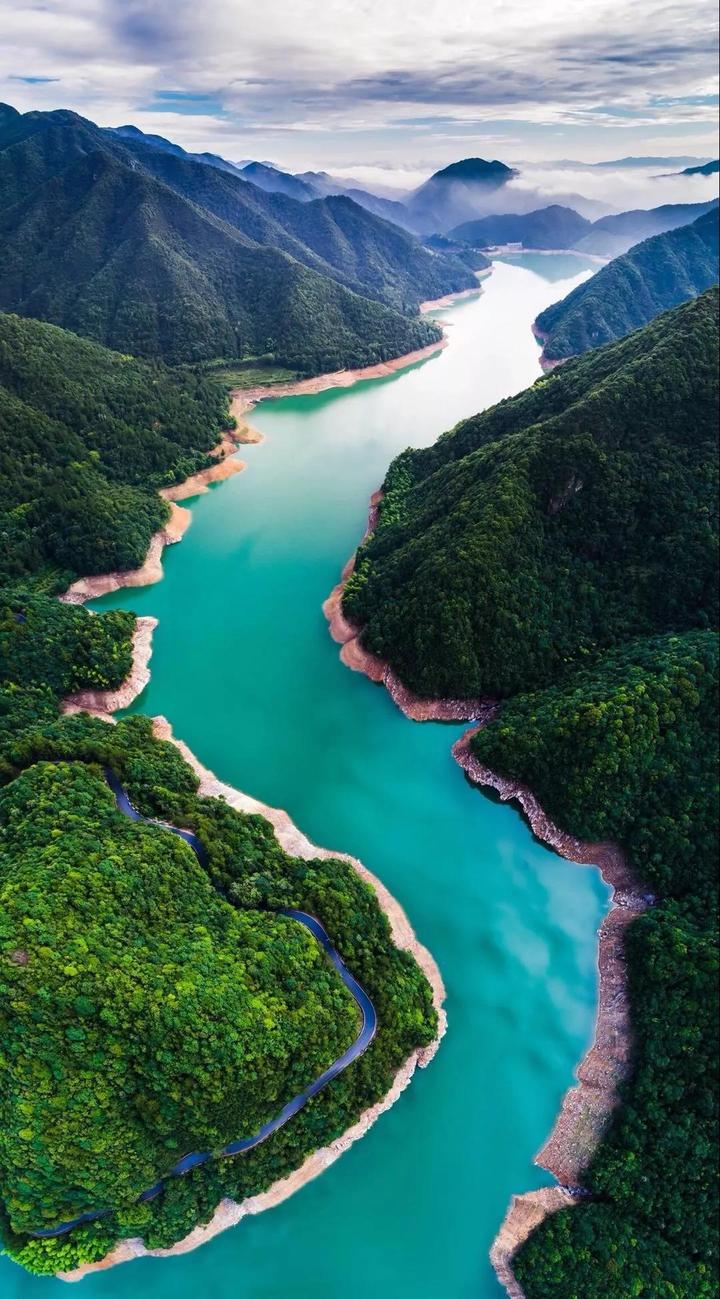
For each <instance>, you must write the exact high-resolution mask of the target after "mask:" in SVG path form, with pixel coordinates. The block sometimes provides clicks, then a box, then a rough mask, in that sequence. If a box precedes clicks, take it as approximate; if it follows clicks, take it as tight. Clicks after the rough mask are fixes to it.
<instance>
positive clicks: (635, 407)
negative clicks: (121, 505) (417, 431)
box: [343, 281, 717, 698]
mask: <svg viewBox="0 0 720 1299" xmlns="http://www.w3.org/2000/svg"><path fill="white" fill-rule="evenodd" d="M591 283H592V281H591ZM716 304H717V293H716V291H710V292H709V293H706V294H704V295H703V296H702V297H701V298H698V299H697V300H695V301H693V302H691V303H688V304H687V305H686V306H684V307H681V308H679V309H678V310H677V311H675V312H671V313H669V314H668V315H665V316H663V317H661V318H660V319H659V320H657V321H655V322H654V323H653V324H651V325H649V326H647V327H646V328H645V329H644V330H642V331H639V332H637V333H635V334H633V335H632V336H631V337H630V338H627V339H624V340H623V341H622V342H620V343H616V344H614V345H612V346H609V347H606V348H602V349H600V350H599V351H595V352H591V353H589V354H588V355H587V356H584V357H581V358H579V359H578V360H576V361H573V362H570V363H569V364H568V365H566V366H562V367H560V368H559V369H558V370H556V371H554V372H553V374H552V375H551V376H549V377H547V378H545V379H542V380H540V381H538V383H536V384H535V385H534V386H533V387H532V388H529V389H528V390H527V391H526V392H524V393H522V394H521V395H520V396H518V397H515V398H513V399H511V400H510V401H506V402H502V403H501V404H500V405H499V406H496V407H494V408H493V409H492V410H490V411H487V412H485V413H484V414H482V415H479V416H477V417H476V418H474V419H471V420H466V421H464V422H463V423H461V424H459V425H458V426H457V428H456V429H454V430H453V431H452V432H451V433H449V434H446V435H445V436H444V437H443V438H441V439H440V441H439V442H438V443H436V445H435V446H434V447H431V448H429V449H428V450H425V451H416V452H405V453H404V454H403V455H401V456H400V457H398V459H397V460H396V461H394V463H393V464H392V466H391V468H390V471H389V473H388V476H387V479H386V482H385V499H384V501H383V503H382V506H381V511H380V518H379V525H378V527H377V529H376V531H375V533H374V535H373V536H372V537H371V538H370V539H369V540H368V542H367V543H366V544H365V545H364V546H363V547H362V548H361V550H360V553H359V560H358V564H357V568H356V573H355V575H354V576H353V578H351V580H350V582H349V583H348V586H347V588H346V593H345V597H344V602H343V607H344V609H345V611H346V613H347V614H348V616H349V617H350V618H351V619H352V620H353V621H355V622H357V623H359V624H360V626H361V627H362V628H363V632H362V642H363V644H364V645H365V646H366V647H367V648H368V649H369V650H372V651H374V652H375V653H377V654H379V655H380V656H381V657H382V658H384V659H387V660H389V662H390V663H391V665H392V667H393V668H394V669H395V670H396V671H397V673H398V674H399V676H400V677H401V679H402V680H403V681H404V682H405V684H406V685H408V686H409V687H410V688H411V689H412V690H414V691H416V692H417V693H418V694H421V695H427V696H431V697H436V696H448V697H468V698H472V697H477V696H479V695H491V696H504V695H507V694H511V693H513V692H514V691H516V690H519V689H522V688H524V689H528V688H535V687H539V686H543V685H546V684H547V683H548V682H550V681H552V680H554V679H555V678H557V677H558V675H562V673H563V672H565V671H567V669H568V668H569V666H570V665H572V664H577V663H582V662H583V661H584V659H585V658H586V657H587V655H588V654H591V653H594V652H596V651H597V650H598V648H599V647H601V646H604V645H610V644H612V643H614V642H616V641H617V640H619V639H623V638H625V637H627V636H629V635H637V634H639V633H643V634H644V633H648V634H649V633H652V632H657V631H661V630H665V629H673V630H681V629H683V628H686V627H696V626H705V625H707V622H708V621H710V622H713V623H714V622H715V621H716V620H717V593H716V584H715V568H714V566H715V549H714V545H713V540H714V538H715V537H716V527H715V525H712V526H711V520H713V519H714V518H715V511H716V501H715V497H714V492H715V486H716V474H717V446H716V442H715V414H716V412H715V405H714V401H715V397H716V395H717V373H716V366H715V361H714V353H713V351H712V345H713V342H714V341H715V340H716V336H717V319H716V309H717V308H716ZM661 485H662V486H661Z"/></svg>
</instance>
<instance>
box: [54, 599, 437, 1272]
mask: <svg viewBox="0 0 720 1299" xmlns="http://www.w3.org/2000/svg"><path fill="white" fill-rule="evenodd" d="M150 621H152V620H150ZM129 680H130V678H128V681H129ZM101 693H102V692H98V707H97V708H92V709H85V710H83V709H82V708H81V707H80V706H79V705H78V704H77V703H75V701H74V699H68V700H67V701H65V703H64V705H63V712H66V713H74V712H80V711H90V712H92V713H93V715H94V716H97V717H101V718H102V719H103V720H104V721H107V722H109V723H111V724H112V723H113V722H114V718H113V716H112V712H111V709H110V707H109V706H108V705H109V703H110V702H111V699H112V695H113V693H114V692H111V691H108V692H105V694H106V695H107V698H106V699H105V700H102V699H100V698H99V696H100V694H101ZM103 703H104V704H105V707H103V706H102V705H103ZM152 720H153V733H154V734H155V736H156V738H157V739H160V740H168V741H169V742H170V743H172V744H174V745H175V747H176V748H177V749H178V750H179V751H180V753H181V754H182V756H183V758H184V759H185V761H186V762H187V763H188V764H189V765H190V766H191V767H192V769H193V771H194V772H195V774H196V775H197V776H198V778H199V781H200V784H199V787H198V793H199V794H200V795H202V796H203V797H205V798H222V799H224V800H225V801H226V802H227V803H229V804H230V806H231V807H234V808H236V809H237V810H238V811H240V812H245V813H249V814H258V815H260V816H263V817H264V818H265V820H267V821H269V822H270V824H271V825H272V827H273V830H274V832H275V837H276V838H277V840H278V842H279V843H280V845H281V847H282V848H284V849H285V851H286V852H287V853H290V854H292V856H294V857H303V858H305V859H306V860H311V859H312V858H318V857H319V858H329V857H336V858H340V859H341V860H342V861H347V862H349V863H350V865H351V866H352V868H353V870H355V871H356V872H357V874H358V875H359V876H360V878H361V879H362V880H363V882H364V883H366V884H369V885H370V887H371V888H372V889H373V891H374V892H375V895H376V897H377V900H378V905H379V906H380V908H381V910H382V911H383V912H384V913H385V915H386V916H387V918H388V922H389V924H390V932H391V936H392V941H393V943H394V944H395V946H396V947H398V948H400V949H402V950H405V951H408V952H410V953H411V954H412V956H413V957H414V958H415V960H416V961H417V963H418V965H419V966H420V969H421V970H422V972H423V974H424V975H425V978H426V979H427V981H428V983H429V984H430V987H431V990H432V1001H433V1006H434V1007H435V1010H436V1011H437V1016H438V1027H437V1033H436V1035H435V1037H434V1038H433V1040H432V1042H430V1043H429V1044H428V1045H427V1046H425V1047H415V1049H414V1050H413V1051H411V1052H410V1055H409V1056H408V1057H407V1059H406V1060H405V1061H404V1062H403V1063H402V1064H401V1066H400V1068H399V1069H398V1071H397V1073H396V1074H395V1077H394V1079H393V1082H392V1085H391V1086H390V1088H389V1090H388V1091H387V1092H386V1093H385V1095H384V1096H382V1097H381V1098H380V1099H379V1100H378V1101H376V1102H375V1104H374V1105H371V1106H369V1107H368V1108H367V1109H366V1110H363V1112H362V1114H360V1116H359V1118H358V1119H357V1120H356V1121H355V1123H353V1124H352V1126H351V1127H349V1128H348V1129H347V1130H346V1131H345V1132H343V1133H342V1134H341V1136H339V1137H336V1138H335V1140H334V1141H331V1142H330V1143H329V1144H328V1145H327V1146H321V1147H320V1148H319V1149H317V1150H314V1151H313V1152H312V1153H311V1154H310V1155H308V1156H307V1158H306V1159H305V1160H304V1161H303V1163H302V1164H301V1165H300V1166H299V1167H298V1168H295V1169H293V1171H292V1172H291V1173H288V1174H287V1175H286V1176H285V1177H282V1178H279V1179H278V1180H277V1181H276V1182H273V1183H272V1185H271V1186H269V1187H268V1188H267V1190H265V1191H262V1192H260V1194H258V1195H254V1196H248V1197H246V1199H244V1200H241V1201H237V1200H232V1199H230V1198H229V1197H226V1198H225V1199H223V1200H221V1201H220V1203H219V1204H218V1205H217V1207H216V1209H215V1212H214V1213H213V1215H212V1217H211V1218H210V1220H209V1222H207V1223H204V1224H198V1225H197V1226H195V1227H193V1229H192V1231H190V1232H189V1233H188V1235H187V1236H184V1237H183V1238H182V1239H181V1240H179V1241H177V1242H176V1243H175V1244H174V1245H171V1246H170V1247H169V1248H167V1249H147V1248H146V1247H145V1244H144V1242H143V1240H142V1238H141V1237H139V1236H138V1237H130V1238H128V1239H126V1240H121V1241H119V1242H118V1243H117V1245H115V1246H114V1247H113V1248H112V1249H111V1250H110V1251H109V1253H107V1254H106V1255H105V1257H104V1258H103V1259H100V1261H99V1262H97V1263H83V1264H81V1265H80V1266H79V1267H76V1268H73V1269H72V1270H71V1271H68V1272H57V1273H56V1276H57V1277H58V1279H59V1280H61V1281H81V1280H82V1278H83V1277H85V1276H87V1275H88V1274H89V1273H91V1272H100V1271H105V1270H106V1269H107V1268H110V1267H115V1266H116V1265H117V1264H119V1263H126V1262H129V1261H130V1260H131V1259H134V1258H143V1257H153V1258H170V1257H174V1256H175V1255H177V1254H187V1253H189V1252H190V1251H191V1250H193V1249H197V1248H198V1247H199V1246H200V1245H204V1244H205V1243H206V1242H207V1241H209V1240H212V1238H213V1237H214V1236H217V1235H219V1234H220V1232H222V1231H225V1230H226V1229H227V1228H228V1227H233V1226H235V1225H236V1224H237V1223H238V1222H240V1221H241V1220H242V1218H245V1217H247V1215H248V1214H255V1213H263V1212H264V1211H265V1210H266V1209H272V1208H274V1207H275V1206H276V1205H278V1204H282V1202H283V1201H284V1200H287V1199H288V1198H289V1197H290V1196H291V1195H294V1194H295V1192H296V1191H299V1190H300V1188H301V1187H303V1186H305V1185H306V1184H307V1183H308V1182H311V1181H312V1180H313V1179H314V1178H315V1177H318V1176H319V1175H320V1173H323V1172H324V1171H325V1169H326V1168H329V1167H330V1165H331V1164H334V1163H335V1161H336V1160H337V1159H339V1158H340V1156H341V1155H343V1154H344V1153H345V1151H346V1150H349V1148H350V1146H351V1145H353V1143H354V1142H355V1141H358V1140H360V1138H361V1137H364V1136H365V1134H366V1132H368V1131H369V1129H370V1128H371V1127H372V1125H373V1124H374V1123H375V1122H376V1120H377V1119H379V1118H380V1116H381V1115H382V1114H384V1113H386V1111H387V1110H389V1109H390V1108H391V1107H392V1106H393V1105H394V1104H395V1101H396V1100H398V1098H399V1097H400V1096H401V1094H402V1092H403V1091H404V1090H405V1088H406V1087H407V1086H408V1084H409V1082H410V1080H411V1078H412V1076H413V1074H414V1073H415V1070H416V1069H417V1068H420V1069H424V1068H426V1066H427V1065H428V1064H429V1063H430V1061H431V1060H432V1059H433V1057H434V1055H435V1053H436V1052H437V1049H438V1047H439V1045H440V1042H441V1040H442V1038H443V1036H444V1034H445V1031H446V1028H447V1015H446V1012H445V1010H444V1001H445V986H444V984H443V980H442V975H441V974H440V970H439V968H438V966H437V963H436V961H435V959H434V957H433V956H432V954H431V953H430V952H429V951H428V949H427V948H426V947H425V946H424V945H423V944H422V943H421V942H420V941H419V940H418V938H417V936H416V934H415V931H414V930H413V928H412V925H411V924H410V921H409V919H408V917H407V915H406V913H405V911H404V910H403V908H402V907H401V905H400V903H399V902H398V901H397V900H396V899H395V898H394V897H393V896H392V894H391V893H390V892H389V891H388V889H387V888H386V887H385V885H384V884H383V883H382V881H381V880H379V879H378V878H377V876H376V875H373V874H372V872H371V871H369V870H368V869H367V867H366V866H364V865H363V864H362V862H360V861H358V859H357V858H356V857H351V856H349V855H348V854H347V853H342V852H333V851H332V850H331V849H328V848H319V847H317V846H316V845H315V844H313V843H312V842H311V841H310V840H309V839H308V838H307V836H306V835H304V834H303V833H302V831H301V830H299V829H298V827H297V826H296V825H295V824H294V822H293V821H292V820H291V819H290V817H289V816H288V814H287V812H285V811H283V810H282V809H280V808H274V807H268V806H267V804H265V803H261V802H260V801H259V800H258V799H255V798H252V797H251V796H250V795H249V794H244V793H242V792H241V791H240V790H237V789H234V788H233V787H232V786H231V785H227V784H225V783H224V782H223V781H220V780H218V778H217V776H215V775H214V774H213V772H211V771H209V770H208V768H207V767H204V766H203V765H202V763H201V762H200V761H199V760H198V759H197V758H196V757H195V755H194V753H193V752H192V751H191V750H190V749H189V748H188V746H187V745H186V744H185V743H184V741H182V740H179V739H176V737H175V736H174V735H173V733H172V727H171V725H170V723H169V722H168V721H167V719H166V718H164V717H154V718H153V719H152Z"/></svg>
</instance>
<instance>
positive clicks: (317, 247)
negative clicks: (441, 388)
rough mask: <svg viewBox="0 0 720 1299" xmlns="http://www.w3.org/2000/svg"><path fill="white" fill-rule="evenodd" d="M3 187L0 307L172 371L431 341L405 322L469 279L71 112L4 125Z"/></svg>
mask: <svg viewBox="0 0 720 1299" xmlns="http://www.w3.org/2000/svg"><path fill="white" fill-rule="evenodd" d="M0 192H1V193H2V195H3V198H2V206H0V234H1V235H2V241H3V248H2V253H0V271H1V272H2V278H1V281H0V286H1V287H0V307H2V308H4V309H6V310H14V311H18V312H20V313H21V314H23V315H31V316H35V317H37V318H40V319H47V320H51V321H53V322H54V323H56V324H61V325H64V326H65V327H67V328H72V329H74V330H76V331H77V332H78V333H81V334H84V335H87V336H89V337H92V338H95V339H97V341H99V342H103V343H105V344H106V345H108V346H113V347H117V348H120V349H121V350H124V351H131V352H134V353H137V354H141V355H146V356H161V357H163V359H165V360H166V361H169V362H171V363H175V362H179V361H197V360H206V359H213V358H218V357H225V358H227V359H239V358H242V357H245V356H255V355H267V354H269V355H270V357H271V359H273V360H274V361H276V362H277V363H279V364H284V365H287V366H289V367H290V368H294V369H298V370H300V371H302V372H304V373H315V372H317V371H319V370H329V369H334V368H340V367H342V366H361V365H365V364H372V363H375V362H377V361H382V360H386V359H388V358H390V357H394V356H398V355H401V354H403V353H406V352H408V351H413V350H415V349H416V348H418V347H422V346H424V345H426V344H427V343H429V342H432V341H434V340H436V339H437V338H438V337H439V331H438V330H437V327H436V326H435V325H433V324H431V323H429V322H426V321H421V320H418V319H417V318H415V319H408V318H407V317H406V316H405V315H403V314H401V313H405V312H406V313H409V315H411V316H414V315H415V313H416V311H417V307H418V304H419V303H420V302H421V301H423V300H425V299H427V298H431V297H437V296H440V295H442V294H444V293H447V292H452V291H455V290H460V289H463V288H467V287H470V286H471V284H472V283H473V282H474V281H473V278H472V276H471V274H470V273H469V271H468V270H467V268H466V267H465V266H464V265H463V264H462V263H461V262H460V261H459V260H453V259H452V258H451V257H446V256H443V255H438V254H436V253H433V252H431V251H430V250H428V249H426V248H424V247H423V246H422V245H421V244H420V243H419V242H418V241H417V240H416V239H414V238H413V236H411V235H409V234H408V233H407V232H406V231H403V230H400V229H399V228H398V227H395V226H393V225H391V224H390V223H388V222H386V221H383V220H381V219H380V218H378V217H375V216H373V215H372V214H371V213H369V212H367V211H365V210H364V209H363V208H360V207H358V205H357V204H355V203H353V202H352V201H351V200H349V199H342V198H329V199H322V200H318V201H317V202H314V203H312V204H307V203H299V202H296V201H295V200H293V199H290V198H287V197H285V196H284V195H281V194H267V193H265V192H264V191H262V190H260V189H258V188H257V187H255V186H253V185H250V184H248V183H246V182H244V181H243V180H242V179H241V178H240V176H239V175H235V174H234V173H233V172H232V171H222V170H220V169H218V168H217V167H215V166H211V165H208V164H206V163H203V162H201V161H197V160H194V159H193V158H192V157H190V156H189V155H186V154H184V153H183V151H182V150H178V151H177V152H170V151H168V149H167V148H161V147H159V146H155V145H153V144H152V143H148V140H147V137H142V136H141V137H140V138H137V137H136V136H134V135H130V136H126V135H119V134H118V133H117V132H112V131H103V130H100V129H98V128H97V127H95V126H94V125H93V124H92V123H90V122H86V121H84V120H83V119H82V118H79V117H77V115H76V114H73V113H68V112H56V113H28V114H25V115H24V116H20V115H16V116H15V117H12V116H11V117H10V118H7V117H6V118H5V119H3V121H2V122H0ZM343 290H346V291H343ZM347 290H350V291H349V292H348V291H347ZM381 304H382V305H381ZM383 308H385V309H383Z"/></svg>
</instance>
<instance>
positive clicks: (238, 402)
mask: <svg viewBox="0 0 720 1299" xmlns="http://www.w3.org/2000/svg"><path fill="white" fill-rule="evenodd" d="M491 273H492V267H490V268H488V269H487V270H483V271H475V272H474V274H475V276H476V277H477V279H478V280H484V279H485V278H486V277H487V276H488V275H490V274H491ZM479 293H482V287H481V285H480V284H478V286H477V288H473V289H462V290H461V291H460V292H459V293H447V294H445V296H444V297H442V298H430V299H428V301H427V302H421V304H420V308H419V310H420V311H421V312H422V313H426V312H428V311H434V310H436V309H437V308H439V307H450V306H452V304H453V303H454V302H459V301H461V300H462V299H463V298H474V297H476V296H477V295H478V294H479ZM447 345H448V340H447V336H446V335H445V333H444V332H443V337H442V338H439V339H438V341H437V342H436V343H429V344H428V346H427V347H421V348H418V350H417V351H415V352H407V353H406V354H405V356H396V357H395V358H394V359H393V360H392V361H380V362H379V363H378V364H377V365H366V366H363V367H362V368H361V369H359V370H333V371H331V372H330V373H329V374H318V375H315V376H314V377H313V378H311V379H297V380H293V381H291V382H289V383H267V384H256V385H255V387H253V388H235V389H234V390H233V391H232V392H231V394H230V397H231V403H230V413H231V414H232V415H234V417H235V420H236V421H237V430H236V432H235V439H236V441H238V442H262V440H263V437H264V435H263V434H262V433H261V432H260V431H259V429H256V428H253V426H252V425H251V424H249V423H248V421H247V418H246V416H247V415H248V414H249V412H250V411H251V410H252V409H253V407H254V406H257V404H258V402H261V401H272V400H275V399H276V398H279V397H309V396H314V395H316V394H317V393H320V392H328V391H329V389H331V388H352V386H353V384H356V383H362V382H363V381H364V380H367V379H384V378H386V377H387V376H388V375H390V374H396V373H397V371H398V370H405V369H407V368H408V366H411V365H417V364H418V362H419V361H427V360H429V359H430V357H431V356H435V355H437V353H438V352H440V351H442V349H443V348H444V347H447Z"/></svg>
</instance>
